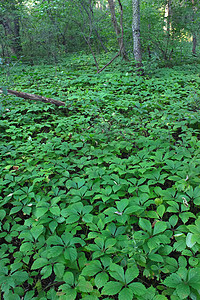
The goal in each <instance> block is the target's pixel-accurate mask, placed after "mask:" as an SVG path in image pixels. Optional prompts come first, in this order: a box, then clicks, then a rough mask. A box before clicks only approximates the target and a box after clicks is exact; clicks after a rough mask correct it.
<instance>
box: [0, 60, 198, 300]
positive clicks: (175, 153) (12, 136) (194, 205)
mask: <svg viewBox="0 0 200 300" xmlns="http://www.w3.org/2000/svg"><path fill="white" fill-rule="evenodd" d="M198 70H199V66H191V65H185V66H181V67H173V68H162V69H157V70H151V73H150V72H149V73H147V74H146V75H145V76H144V77H138V76H137V75H136V74H134V73H133V72H132V67H131V66H129V65H128V64H127V65H126V66H124V65H122V64H115V65H114V66H110V68H108V69H106V70H105V71H103V72H102V73H100V74H95V69H94V66H93V62H92V60H91V58H90V57H87V56H84V57H81V56H79V57H77V58H71V59H70V58H69V59H68V60H67V61H66V62H65V63H63V64H59V65H57V66H52V65H40V66H39V65H38V66H32V67H31V66H27V65H20V66H15V67H14V68H12V69H11V70H9V72H8V70H5V69H3V67H2V74H1V75H0V86H5V85H7V86H8V88H12V89H14V90H17V91H22V92H27V93H32V94H37V95H41V96H45V97H51V98H55V99H57V100H60V101H63V102H65V103H66V106H65V107H62V106H61V107H57V106H55V105H52V104H45V103H42V102H34V101H28V100H24V99H21V98H17V97H15V96H11V95H6V88H4V93H3V94H1V103H0V104H1V106H0V115H1V118H0V159H1V165H0V172H1V177H0V241H1V242H0V256H1V260H0V290H1V294H2V297H3V299H5V300H12V299H14V300H18V299H24V300H29V299H61V300H64V299H66V300H69V299H70V300H73V299H84V300H90V299H91V300H95V299H107V300H108V299H119V300H124V299H126V300H133V299H140V300H143V299H144V300H145V299H146V300H150V299H155V300H163V299H169V298H170V299H172V300H176V299H200V292H199V291H200V255H199V250H200V212H199V206H200V140H199V138H200V89H199V88H200V73H199V71H198ZM5 83H6V84H5Z"/></svg>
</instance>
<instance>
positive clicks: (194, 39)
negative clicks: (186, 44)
mask: <svg viewBox="0 0 200 300" xmlns="http://www.w3.org/2000/svg"><path fill="white" fill-rule="evenodd" d="M196 46H197V36H196V34H195V33H194V34H193V37H192V53H193V54H194V55H196V54H197V52H196Z"/></svg>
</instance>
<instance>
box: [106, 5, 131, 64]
mask: <svg viewBox="0 0 200 300" xmlns="http://www.w3.org/2000/svg"><path fill="white" fill-rule="evenodd" d="M118 3H119V6H120V11H121V18H120V26H119V24H118V22H117V18H116V14H115V3H114V1H113V0H108V4H109V7H110V12H111V20H112V23H113V27H114V30H115V33H116V36H117V40H118V44H119V49H120V50H119V51H120V55H121V56H122V58H123V59H124V60H128V57H127V54H126V50H125V46H124V39H123V33H124V32H123V7H122V4H121V1H120V0H118Z"/></svg>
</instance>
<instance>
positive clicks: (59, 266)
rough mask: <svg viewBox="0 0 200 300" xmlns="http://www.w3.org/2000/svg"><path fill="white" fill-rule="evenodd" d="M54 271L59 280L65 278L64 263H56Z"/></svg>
mask: <svg viewBox="0 0 200 300" xmlns="http://www.w3.org/2000/svg"><path fill="white" fill-rule="evenodd" d="M53 270H54V273H55V275H56V276H57V277H58V278H63V275H64V271H65V266H64V264H62V263H56V264H55V265H54V266H53Z"/></svg>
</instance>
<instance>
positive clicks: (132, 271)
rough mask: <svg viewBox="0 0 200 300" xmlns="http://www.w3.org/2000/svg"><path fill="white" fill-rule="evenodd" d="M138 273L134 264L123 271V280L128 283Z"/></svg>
mask: <svg viewBox="0 0 200 300" xmlns="http://www.w3.org/2000/svg"><path fill="white" fill-rule="evenodd" d="M138 275H139V270H138V267H137V266H136V265H135V266H134V267H130V268H128V269H127V270H126V273H125V280H126V283H127V284H128V283H130V282H131V281H133V280H134V279H135V278H136V277H138Z"/></svg>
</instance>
